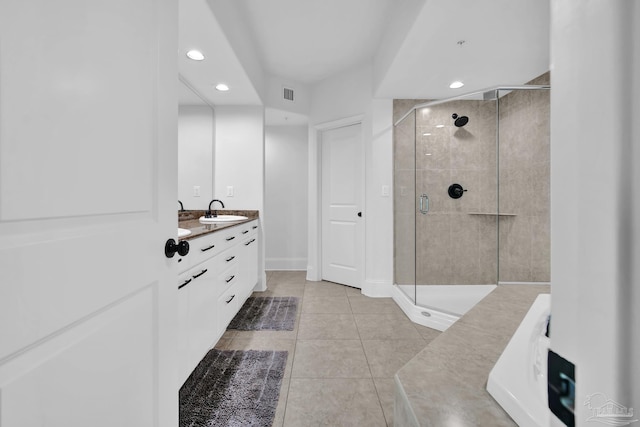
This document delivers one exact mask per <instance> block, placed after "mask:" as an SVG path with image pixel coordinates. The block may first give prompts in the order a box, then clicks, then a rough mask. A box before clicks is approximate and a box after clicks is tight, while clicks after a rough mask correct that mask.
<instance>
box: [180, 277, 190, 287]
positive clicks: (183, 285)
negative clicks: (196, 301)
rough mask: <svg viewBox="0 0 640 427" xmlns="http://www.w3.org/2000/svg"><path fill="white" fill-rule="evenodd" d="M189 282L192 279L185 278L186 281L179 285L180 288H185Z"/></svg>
mask: <svg viewBox="0 0 640 427" xmlns="http://www.w3.org/2000/svg"><path fill="white" fill-rule="evenodd" d="M189 283H191V279H187V280H185V281H184V283H183V284H182V285H180V286H178V289H182V288H184V287H185V286H187V285H188V284H189Z"/></svg>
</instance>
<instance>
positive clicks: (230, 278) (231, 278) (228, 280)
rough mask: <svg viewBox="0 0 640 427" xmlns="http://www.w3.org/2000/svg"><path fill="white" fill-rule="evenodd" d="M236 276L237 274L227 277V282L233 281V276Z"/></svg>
mask: <svg viewBox="0 0 640 427" xmlns="http://www.w3.org/2000/svg"><path fill="white" fill-rule="evenodd" d="M234 277H236V276H231V277H229V278H228V279H226V280H225V282H227V283H229V282H230V281H232V280H233V278H234Z"/></svg>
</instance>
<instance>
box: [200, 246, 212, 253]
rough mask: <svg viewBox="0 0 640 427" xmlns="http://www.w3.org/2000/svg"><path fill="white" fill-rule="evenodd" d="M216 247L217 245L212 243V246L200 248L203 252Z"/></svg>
mask: <svg viewBox="0 0 640 427" xmlns="http://www.w3.org/2000/svg"><path fill="white" fill-rule="evenodd" d="M215 247H216V245H211V246H208V247H206V248H202V249H200V250H201V251H202V252H206V251H208V250H209V249H213V248H215Z"/></svg>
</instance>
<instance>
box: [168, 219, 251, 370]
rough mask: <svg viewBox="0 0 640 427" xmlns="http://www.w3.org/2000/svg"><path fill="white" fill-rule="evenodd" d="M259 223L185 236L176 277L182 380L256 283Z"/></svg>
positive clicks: (219, 333)
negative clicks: (186, 240) (187, 248)
mask: <svg viewBox="0 0 640 427" xmlns="http://www.w3.org/2000/svg"><path fill="white" fill-rule="evenodd" d="M257 228H258V221H257V220H254V221H251V222H248V223H245V224H240V225H237V226H234V227H229V228H225V229H223V230H220V231H216V232H214V233H211V234H207V235H205V236H203V237H199V238H196V239H192V240H190V241H189V246H190V251H189V254H188V255H187V256H185V257H183V258H184V259H183V260H182V261H181V262H180V264H179V265H180V267H179V271H180V274H179V276H178V287H179V290H178V334H179V336H178V354H179V375H180V381H181V382H184V380H186V379H187V377H188V376H189V374H190V373H191V372H192V371H193V369H194V368H195V367H196V366H197V364H198V363H199V362H200V360H201V359H202V357H203V356H204V355H205V354H206V353H207V351H209V350H210V349H211V348H212V347H213V346H214V345H215V343H216V342H217V341H218V340H219V339H220V337H221V336H222V334H224V331H225V330H226V328H227V326H228V325H229V322H231V320H232V319H233V317H234V316H235V315H236V313H237V312H238V310H239V309H240V307H242V304H244V302H245V301H246V299H247V298H248V297H249V296H250V295H251V292H252V291H253V288H254V286H255V285H256V282H257V276H258V275H257V270H258V251H257V247H258V245H257V236H258V234H257ZM252 239H254V240H253V241H252V242H251V243H250V244H248V245H246V243H247V242H249V241H251V240H252ZM254 248H255V249H254ZM185 266H186V269H185Z"/></svg>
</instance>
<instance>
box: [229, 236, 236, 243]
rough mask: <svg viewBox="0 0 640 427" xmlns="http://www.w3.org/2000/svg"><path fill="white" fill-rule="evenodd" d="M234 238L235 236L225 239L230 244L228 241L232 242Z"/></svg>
mask: <svg viewBox="0 0 640 427" xmlns="http://www.w3.org/2000/svg"><path fill="white" fill-rule="evenodd" d="M235 238H236V236H231V237H227V242H230V241H232V240H233V239H235Z"/></svg>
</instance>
